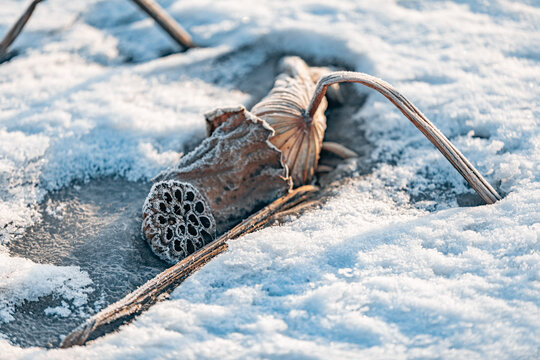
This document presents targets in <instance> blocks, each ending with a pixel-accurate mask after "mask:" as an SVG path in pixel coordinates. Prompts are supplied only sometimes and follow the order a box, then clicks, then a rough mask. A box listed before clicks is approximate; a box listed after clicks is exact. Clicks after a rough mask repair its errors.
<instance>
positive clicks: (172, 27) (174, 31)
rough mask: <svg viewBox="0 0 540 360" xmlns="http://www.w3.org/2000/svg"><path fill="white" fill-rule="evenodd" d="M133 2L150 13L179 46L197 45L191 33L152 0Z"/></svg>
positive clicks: (190, 46) (136, 0) (189, 46)
mask: <svg viewBox="0 0 540 360" xmlns="http://www.w3.org/2000/svg"><path fill="white" fill-rule="evenodd" d="M133 2H134V3H135V4H137V5H138V6H139V7H140V8H141V9H142V10H144V11H145V12H146V13H147V14H148V15H150V17H152V18H153V19H154V20H155V21H156V22H157V23H158V25H159V26H161V28H162V29H163V30H165V32H167V34H169V35H170V36H171V37H172V38H173V39H174V41H176V42H177V43H178V44H180V46H182V47H183V48H185V49H189V48H193V47H197V45H195V43H193V40H192V39H191V35H189V33H188V32H187V31H186V30H185V29H184V28H183V27H182V26H181V25H180V24H178V23H177V22H176V20H174V19H173V18H172V17H171V16H170V15H169V14H167V12H166V11H165V10H164V9H163V8H162V7H161V6H159V4H158V3H156V2H155V1H154V0H133Z"/></svg>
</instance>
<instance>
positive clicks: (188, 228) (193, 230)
mask: <svg viewBox="0 0 540 360" xmlns="http://www.w3.org/2000/svg"><path fill="white" fill-rule="evenodd" d="M187 230H188V233H190V234H191V235H192V236H196V235H197V229H195V226H193V225H191V224H189V225H188V227H187Z"/></svg>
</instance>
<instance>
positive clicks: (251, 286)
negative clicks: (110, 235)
mask: <svg viewBox="0 0 540 360" xmlns="http://www.w3.org/2000/svg"><path fill="white" fill-rule="evenodd" d="M160 3H161V4H162V5H163V6H164V7H165V8H166V9H167V10H168V11H170V12H171V14H172V15H173V16H174V17H175V18H177V19H178V20H179V21H180V22H181V23H182V24H183V25H184V26H185V27H186V28H187V29H188V30H189V31H190V32H191V33H192V35H193V37H194V40H195V41H196V42H198V43H199V44H201V45H203V46H205V48H201V49H194V50H190V51H188V52H186V53H179V54H173V55H170V56H167V57H160V56H162V55H163V54H168V53H172V52H174V51H176V49H177V48H176V45H175V44H174V43H173V42H172V41H171V40H170V39H168V38H167V36H166V35H164V34H163V33H162V32H161V31H160V30H159V29H157V28H156V27H155V26H154V24H153V23H152V21H151V20H149V19H148V18H147V17H146V16H144V14H142V13H140V12H139V11H138V10H137V9H136V7H135V6H133V5H132V4H130V3H129V1H124V0H114V1H86V2H73V1H67V0H50V1H47V2H43V3H42V4H40V5H39V7H38V9H37V10H36V13H35V15H34V17H33V18H32V19H31V21H30V22H29V24H28V27H27V29H25V31H24V32H23V34H22V35H21V37H20V38H19V39H18V40H17V41H16V42H15V44H14V49H15V50H17V51H18V53H19V54H18V55H17V56H15V57H14V58H13V59H12V60H11V61H9V62H6V63H4V64H1V65H0V188H1V191H0V242H2V243H3V244H4V245H3V246H4V247H3V248H2V251H1V252H0V269H2V270H1V271H0V284H7V285H5V286H6V287H5V286H4V285H2V286H0V299H1V304H2V305H0V306H2V310H3V311H4V312H3V313H2V314H3V315H2V317H3V318H4V319H5V318H8V317H10V316H14V317H16V316H17V314H18V313H21V312H17V310H16V309H17V307H18V306H31V304H35V303H37V302H36V301H35V300H36V299H37V297H45V298H47V297H49V298H50V299H51V302H52V303H51V304H49V305H47V306H45V308H43V309H40V313H42V316H50V319H54V321H61V320H63V319H70V318H71V317H72V316H73V315H74V313H77V308H78V307H77V304H75V303H74V302H76V301H81V303H82V302H84V299H85V296H90V294H91V293H88V292H87V291H86V290H87V289H89V288H90V287H95V286H96V285H95V284H96V283H99V281H98V280H99V277H97V276H95V275H93V273H92V271H88V270H83V268H82V267H81V268H76V267H73V266H70V265H74V264H73V263H71V264H68V263H65V264H56V265H53V264H50V263H47V262H46V261H43V262H41V263H38V259H39V257H38V256H36V257H34V258H32V257H29V259H21V258H20V257H17V256H16V255H15V254H9V255H8V253H7V250H6V249H7V245H6V244H7V243H8V242H9V243H10V244H13V243H14V242H16V241H19V242H20V241H21V240H20V239H23V238H24V236H25V234H26V233H25V231H27V229H29V228H30V227H32V226H35V224H39V223H40V222H41V221H43V220H42V217H44V216H50V217H52V218H53V219H54V220H56V221H60V220H59V219H58V218H57V217H58V216H65V215H66V214H65V211H64V210H62V208H58V206H55V204H51V205H50V206H49V205H47V202H46V201H47V200H46V199H45V196H46V194H48V193H51V192H53V191H56V190H58V189H60V188H62V187H63V186H66V185H69V184H70V183H71V182H72V181H79V182H81V181H82V182H84V181H87V180H89V179H92V178H96V177H102V176H109V175H112V176H123V177H125V178H127V179H128V180H130V181H136V180H145V179H149V178H151V177H153V176H154V175H156V174H157V173H158V172H159V171H160V170H162V169H164V168H166V167H167V166H170V165H172V164H173V163H174V162H175V161H176V160H177V159H178V156H179V153H180V152H181V151H184V150H186V149H188V148H190V147H191V146H192V145H193V144H194V143H196V142H197V141H199V140H200V139H201V138H202V137H203V134H204V121H203V117H202V114H203V113H204V112H206V111H208V110H211V109H212V108H214V107H217V106H224V105H236V104H238V103H244V104H246V103H248V102H249V101H250V98H249V94H248V92H249V93H253V94H256V95H257V96H260V95H261V94H260V93H261V91H260V89H257V86H255V85H253V84H242V83H239V82H238V81H237V79H242V78H244V79H245V78H247V77H248V75H249V76H255V77H252V79H256V78H257V77H256V76H259V77H264V76H263V75H261V74H255V73H253V70H254V69H256V68H257V67H259V66H261V65H262V64H264V63H265V61H266V59H268V58H274V57H276V56H279V55H281V54H297V55H300V56H302V57H304V58H306V59H308V60H310V61H314V62H316V63H318V64H321V65H324V64H337V65H346V66H347V67H349V68H350V69H354V70H357V71H365V72H369V73H370V74H372V75H376V76H380V77H382V78H384V79H385V80H387V81H388V82H390V83H391V84H392V85H394V86H395V87H396V88H397V89H398V90H399V91H400V92H402V93H403V94H404V95H405V96H407V97H408V98H409V99H410V100H411V101H412V102H413V103H415V105H417V106H418V108H420V109H421V110H422V111H423V112H424V113H425V114H426V116H427V117H428V118H429V119H431V120H432V121H433V122H434V123H435V124H436V125H437V126H438V127H439V128H440V129H441V130H442V132H443V133H444V134H445V135H446V136H447V137H449V138H450V140H451V141H452V142H453V143H454V144H455V145H456V146H457V147H458V148H459V149H460V150H461V151H462V152H463V153H464V154H465V155H466V156H467V157H468V158H469V159H470V160H471V162H472V163H473V164H475V165H476V166H477V167H478V169H479V170H480V172H482V173H483V174H484V175H485V176H486V178H487V180H488V181H489V182H491V183H492V184H493V185H495V186H496V187H497V188H498V190H500V191H501V192H502V193H504V194H505V195H506V196H505V198H504V199H503V200H502V201H500V202H499V203H497V204H495V205H493V206H477V207H466V208H464V207H458V204H464V203H467V202H469V200H470V198H471V195H470V194H472V191H471V190H470V189H469V188H468V187H467V186H466V184H465V182H464V181H463V180H462V178H461V177H460V176H459V174H457V172H456V171H455V170H454V169H453V168H452V167H451V166H450V165H449V164H448V163H447V162H446V161H445V160H444V158H443V157H442V156H441V155H440V154H439V153H438V152H437V150H436V149H435V148H433V146H432V145H431V144H430V143H429V142H428V141H427V140H426V139H425V138H423V136H422V135H421V134H420V133H419V132H418V131H417V130H416V129H415V128H414V127H413V126H412V125H411V124H409V123H408V121H407V120H406V119H404V118H403V116H402V115H401V114H400V113H399V112H398V111H397V110H396V109H395V108H394V107H393V106H392V105H391V104H389V103H388V102H387V101H386V100H385V99H384V98H383V97H382V96H380V95H377V94H374V93H372V92H367V91H366V90H364V89H362V88H360V87H357V86H355V87H354V88H355V89H357V90H358V91H360V92H365V93H369V96H368V98H367V101H366V103H365V105H364V106H363V107H362V109H361V110H360V111H359V112H357V113H356V114H354V115H352V116H351V122H350V123H349V124H348V126H350V127H351V131H350V133H351V134H361V135H362V136H361V137H359V141H360V140H364V138H365V139H366V140H367V141H368V142H369V144H370V146H371V147H370V148H369V151H367V152H365V153H364V155H365V158H364V159H362V161H363V162H368V163H369V164H370V166H369V167H368V169H369V171H366V168H365V167H362V166H361V164H360V163H357V164H348V165H347V166H348V171H349V173H350V174H352V175H353V176H352V178H350V179H348V180H344V181H342V182H341V183H340V184H338V185H336V186H337V188H336V189H337V192H338V195H337V196H336V197H335V198H333V199H332V200H330V201H329V202H328V203H327V204H325V205H324V206H323V207H322V208H321V209H319V210H315V211H311V212H308V213H307V214H304V215H302V216H301V217H299V218H297V219H292V221H291V222H289V223H287V224H285V225H283V226H280V227H273V228H269V229H265V230H263V231H260V232H258V233H255V234H252V235H249V236H247V237H244V238H242V239H241V240H238V241H235V242H232V243H231V249H230V251H228V252H227V253H225V254H223V255H221V256H220V257H218V258H217V259H215V260H214V261H212V262H211V263H209V264H208V265H207V266H205V267H204V268H203V269H202V270H201V271H199V272H198V273H197V274H195V275H194V276H193V277H192V278H190V279H189V280H188V281H187V282H186V283H185V284H184V285H182V286H181V287H179V288H178V289H177V290H176V291H175V292H174V293H173V295H172V299H171V300H170V301H166V302H164V303H161V304H159V305H156V306H154V307H153V308H152V309H151V310H149V311H148V312H147V313H146V314H144V315H142V316H141V317H140V318H139V319H137V320H136V321H135V322H134V323H133V324H130V325H128V326H125V327H123V328H122V329H121V331H119V332H118V333H115V334H111V335H108V336H106V337H104V338H101V339H98V340H97V341H95V342H93V343H91V344H90V345H88V346H86V347H83V348H74V349H70V350H45V349H43V348H26V349H24V348H21V347H19V346H17V345H15V344H11V343H10V342H9V341H13V338H11V339H10V333H9V332H7V331H6V332H2V336H0V339H2V338H4V339H6V340H0V349H1V351H0V358H2V357H5V358H10V359H11V358H22V357H30V358H65V359H71V358H74V357H81V358H126V357H137V358H167V357H169V358H171V357H172V358H177V357H186V358H205V357H220V358H241V357H243V358H246V357H247V358H249V357H251V358H260V357H264V358H279V357H286V358H359V357H368V358H369V357H371V358H405V357H410V358H441V357H442V358H488V357H489V358H508V359H513V358H538V357H540V340H538V339H540V325H539V324H540V321H538V319H539V318H540V300H539V299H540V265H539V264H540V225H539V223H540V221H539V219H540V207H539V206H538V204H539V203H540V181H539V180H540V179H539V178H540V169H539V164H540V149H539V148H540V131H539V126H538V125H539V121H538V119H539V118H540V111H539V107H538V99H539V98H540V83H539V81H538V79H539V76H540V52H539V50H538V49H539V48H538V44H539V43H540V31H539V30H540V29H539V27H538V24H540V7H539V6H538V3H537V2H535V1H522V2H516V1H509V0H499V1H492V2H485V1H481V0H478V1H475V0H461V1H454V2H451V1H390V0H387V1H377V2H369V1H365V2H364V1H362V2H359V1H345V0H343V1H333V2H330V1H326V2H322V1H318V0H301V1H294V2H292V1H282V0H278V1H260V2H257V5H255V4H254V3H250V2H242V1H238V0H237V1H229V2H210V1H207V0H203V1H201V0H197V1H195V0H182V1H180V0H176V1H173V0H171V1H160ZM24 5H25V2H23V1H14V0H6V1H3V2H2V7H1V10H0V13H1V15H2V16H0V33H2V34H3V33H5V31H6V30H7V28H8V27H9V26H10V25H11V23H12V22H13V21H14V19H15V18H16V17H17V16H18V14H19V13H20V11H21V9H22V7H23V6H24ZM350 87H352V85H351V86H350ZM344 126H347V124H345V125H344ZM356 146H361V145H356ZM468 199H469V200H468ZM143 200H144V199H143V197H141V202H142V201H143ZM43 201H45V203H42V202H43ZM474 202H475V201H474V197H473V200H472V203H474ZM40 203H41V205H38V204H40ZM43 207H46V208H48V209H49V212H47V211H45V209H44V208H43ZM137 210H138V209H134V210H133V211H137ZM42 214H46V215H42ZM62 214H64V215H62ZM137 230H138V228H137ZM65 240H66V239H63V241H64V242H65ZM10 246H12V245H10ZM29 274H30V275H29ZM32 274H37V275H32ZM38 275H39V276H38ZM40 279H49V281H40ZM89 281H92V283H90V282H89ZM6 289H7V290H6ZM55 297H56V298H55ZM25 299H26V300H27V302H26V304H27V305H21V304H22V302H24V300H25ZM53 300H54V301H53ZM62 301H64V302H65V304H67V306H65V305H64V303H63V302H62ZM87 302H88V301H87ZM28 304H30V305H28ZM84 306H87V304H86V305H82V306H81V308H84ZM67 310H69V311H71V312H72V314H70V315H68V316H67V317H66V318H62V317H61V316H62V315H63V314H67ZM45 311H47V313H49V314H50V315H46V314H45ZM20 316H22V315H20ZM11 323H13V322H8V323H7V324H11ZM30 330H32V329H30ZM36 331H37V330H36ZM15 342H16V341H15Z"/></svg>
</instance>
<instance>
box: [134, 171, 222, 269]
mask: <svg viewBox="0 0 540 360" xmlns="http://www.w3.org/2000/svg"><path fill="white" fill-rule="evenodd" d="M142 233H143V236H144V238H146V240H147V241H148V243H149V244H150V248H151V249H152V251H153V252H154V253H155V254H156V255H157V256H158V257H160V258H161V259H163V260H165V261H167V262H169V263H176V262H178V261H179V260H181V259H183V258H185V257H186V256H188V255H190V254H192V253H194V252H195V251H197V250H198V249H200V248H202V247H203V246H205V245H207V244H209V243H210V242H212V241H214V240H215V238H216V221H215V220H214V216H213V215H212V213H211V210H210V206H209V205H208V202H207V201H206V199H205V198H204V196H203V195H201V193H200V192H199V191H198V190H197V189H196V188H195V187H194V186H193V185H191V184H189V183H183V182H180V181H176V180H168V181H162V182H158V183H155V184H154V185H153V186H152V189H151V190H150V193H149V194H148V197H147V198H146V201H145V202H144V206H143V222H142Z"/></svg>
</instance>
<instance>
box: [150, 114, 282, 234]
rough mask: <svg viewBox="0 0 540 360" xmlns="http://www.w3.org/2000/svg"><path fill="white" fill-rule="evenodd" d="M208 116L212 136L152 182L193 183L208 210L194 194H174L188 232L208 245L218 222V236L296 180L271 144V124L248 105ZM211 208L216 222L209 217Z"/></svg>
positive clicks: (182, 191)
mask: <svg viewBox="0 0 540 360" xmlns="http://www.w3.org/2000/svg"><path fill="white" fill-rule="evenodd" d="M205 117H206V124H207V129H208V134H209V137H208V138H206V139H204V140H203V142H202V143H201V144H200V145H199V146H198V147H197V148H195V149H194V150H193V151H191V152H190V153H188V154H186V155H184V156H183V157H182V158H180V160H179V161H178V163H177V164H176V165H174V166H172V167H170V168H169V169H167V170H165V171H163V172H162V173H161V174H159V175H158V176H156V177H155V178H154V179H153V181H164V180H169V179H171V180H178V181H181V182H184V183H189V184H191V185H193V187H195V188H196V189H197V191H198V192H199V193H200V194H202V195H203V196H204V198H205V199H206V200H207V201H208V204H209V205H210V206H209V207H208V206H207V205H206V203H205V202H204V201H199V200H198V198H197V197H196V196H194V195H193V192H191V190H188V189H181V190H180V191H179V192H178V194H177V193H173V194H172V197H173V198H176V197H177V196H179V197H181V198H182V199H183V202H182V211H183V212H184V213H185V214H186V215H185V217H184V218H185V219H186V223H185V226H186V234H187V235H191V234H192V233H193V235H191V236H195V237H197V238H198V239H204V242H205V243H208V241H209V239H210V238H211V236H212V234H213V233H212V231H211V230H212V225H211V224H212V222H213V221H214V220H213V219H215V224H216V230H217V233H218V234H223V233H224V232H226V231H227V230H229V229H230V228H232V227H233V226H234V225H236V224H238V223H239V222H241V221H242V220H243V219H245V218H246V217H248V216H249V215H251V214H252V213H253V212H255V211H257V210H259V209H260V208H261V207H263V206H264V205H266V204H269V203H271V202H272V201H274V200H275V199H277V198H279V197H281V196H283V195H285V194H287V193H288V192H289V191H290V189H291V187H292V182H291V178H290V177H289V176H288V169H287V166H286V165H285V164H284V162H283V160H282V153H281V151H280V150H279V149H278V148H276V146H275V145H273V144H272V143H271V142H270V138H271V137H272V136H273V135H274V130H273V129H272V128H271V127H270V126H269V125H268V124H267V123H266V121H264V120H262V119H260V118H258V117H256V116H254V115H253V114H251V113H250V112H249V111H247V110H246V109H245V108H244V107H243V106H238V107H232V108H221V109H216V110H214V111H211V112H209V113H207V114H206V115H205ZM209 209H211V213H212V215H213V219H211V218H210V217H209V216H207V215H206V214H209V213H210V211H209ZM190 225H191V226H192V227H190ZM195 229H196V230H197V234H196V235H195V233H194V231H195ZM190 231H191V233H190Z"/></svg>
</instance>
